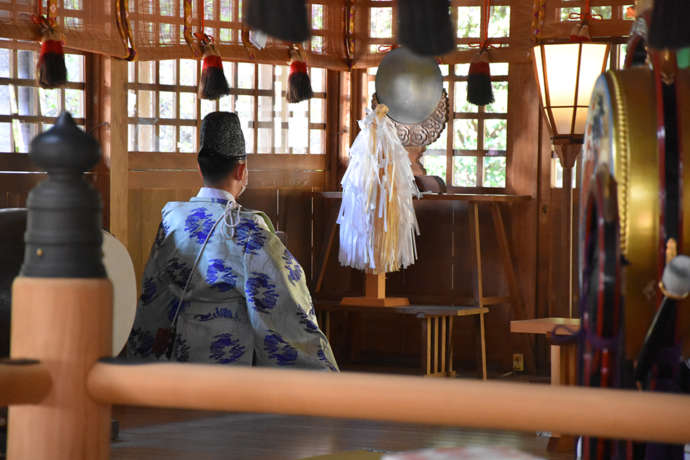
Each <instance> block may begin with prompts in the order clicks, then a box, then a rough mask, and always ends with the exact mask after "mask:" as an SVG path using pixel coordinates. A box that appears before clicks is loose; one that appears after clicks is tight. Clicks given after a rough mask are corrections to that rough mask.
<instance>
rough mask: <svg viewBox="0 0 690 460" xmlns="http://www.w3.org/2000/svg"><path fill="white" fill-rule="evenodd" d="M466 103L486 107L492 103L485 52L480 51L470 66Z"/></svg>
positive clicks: (487, 61)
mask: <svg viewBox="0 0 690 460" xmlns="http://www.w3.org/2000/svg"><path fill="white" fill-rule="evenodd" d="M467 101H468V102H470V103H472V104H475V105H487V104H491V103H492V102H494V92H493V89H492V88H491V71H490V69H489V59H488V56H487V53H486V51H480V52H479V55H478V56H477V57H476V58H475V59H474V60H473V61H472V63H471V64H470V72H469V73H468V74H467Z"/></svg>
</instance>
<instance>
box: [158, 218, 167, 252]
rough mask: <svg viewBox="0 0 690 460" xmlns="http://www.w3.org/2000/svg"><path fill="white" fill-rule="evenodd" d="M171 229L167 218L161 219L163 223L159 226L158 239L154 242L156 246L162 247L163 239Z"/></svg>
mask: <svg viewBox="0 0 690 460" xmlns="http://www.w3.org/2000/svg"><path fill="white" fill-rule="evenodd" d="M169 231H170V225H169V224H168V223H167V222H166V221H165V220H163V221H161V224H160V225H159V226H158V233H156V240H155V242H154V246H155V247H156V248H160V247H161V245H162V244H163V240H165V237H166V236H168V232H169Z"/></svg>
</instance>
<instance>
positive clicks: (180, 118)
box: [127, 59, 326, 154]
mask: <svg viewBox="0 0 690 460" xmlns="http://www.w3.org/2000/svg"><path fill="white" fill-rule="evenodd" d="M223 69H224V72H225V76H226V78H227V80H228V83H229V85H230V94H229V95H227V96H224V97H222V98H220V99H219V100H218V101H208V100H202V99H199V98H198V97H197V82H198V81H199V75H200V72H201V69H200V63H199V61H198V60H196V59H170V60H161V61H141V62H131V63H129V75H128V81H129V82H128V85H127V87H128V98H127V101H128V114H127V115H128V124H129V128H128V129H129V138H128V149H129V151H139V152H181V153H195V152H196V151H197V150H198V145H197V142H198V135H199V129H200V126H201V120H202V119H203V118H204V116H206V115H207V114H208V113H210V112H213V111H216V110H223V111H229V112H237V115H238V116H239V118H240V122H241V123H242V131H243V132H244V137H245V142H246V148H247V153H260V154H261V153H317V154H323V153H325V152H326V150H325V148H326V145H325V142H326V139H325V137H326V135H325V133H326V92H325V91H326V88H325V85H326V71H325V69H322V68H317V67H311V68H310V69H309V76H310V79H311V85H312V89H313V91H314V96H313V97H312V98H311V99H309V100H306V101H303V102H300V103H297V104H288V103H287V100H286V99H285V94H286V89H287V81H288V67H287V66H277V65H269V64H255V63H249V62H223Z"/></svg>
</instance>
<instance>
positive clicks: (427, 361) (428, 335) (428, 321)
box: [426, 316, 431, 376]
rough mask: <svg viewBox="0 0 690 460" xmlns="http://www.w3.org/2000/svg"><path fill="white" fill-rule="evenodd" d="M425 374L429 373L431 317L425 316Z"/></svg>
mask: <svg viewBox="0 0 690 460" xmlns="http://www.w3.org/2000/svg"><path fill="white" fill-rule="evenodd" d="M426 375H427V376H429V375H431V318H429V317H428V316H427V318H426Z"/></svg>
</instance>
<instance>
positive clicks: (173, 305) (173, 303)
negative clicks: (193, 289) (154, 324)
mask: <svg viewBox="0 0 690 460" xmlns="http://www.w3.org/2000/svg"><path fill="white" fill-rule="evenodd" d="M179 303H180V299H178V298H177V297H173V298H172V299H171V300H170V303H168V320H170V321H171V322H172V321H173V320H174V319H175V312H177V305H178V304H179ZM188 306H189V301H187V300H186V301H184V302H182V307H181V308H180V313H182V312H183V311H185V310H186V309H187V307H188Z"/></svg>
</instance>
